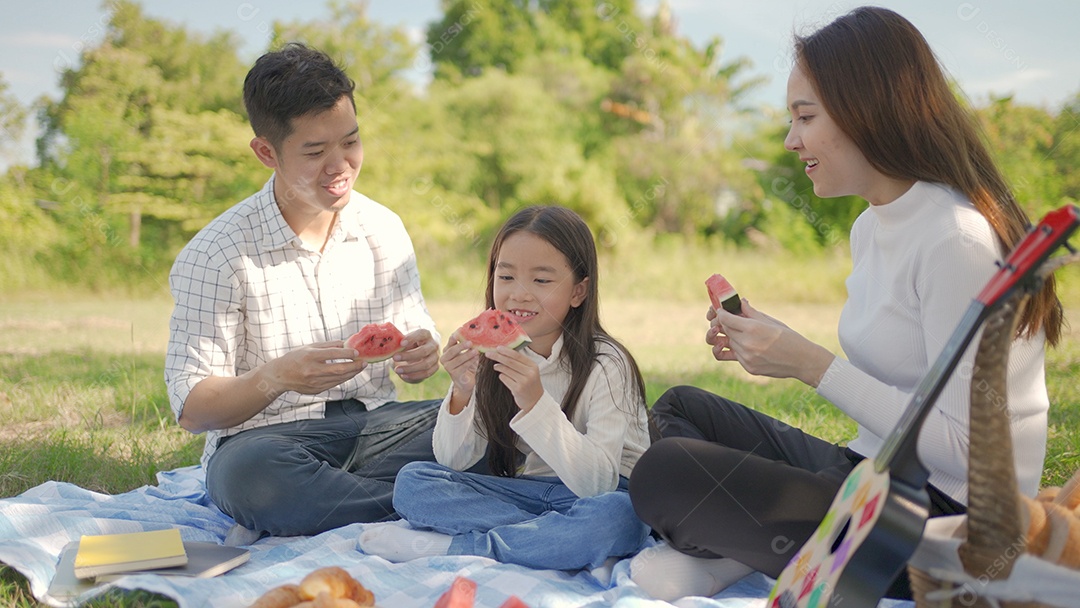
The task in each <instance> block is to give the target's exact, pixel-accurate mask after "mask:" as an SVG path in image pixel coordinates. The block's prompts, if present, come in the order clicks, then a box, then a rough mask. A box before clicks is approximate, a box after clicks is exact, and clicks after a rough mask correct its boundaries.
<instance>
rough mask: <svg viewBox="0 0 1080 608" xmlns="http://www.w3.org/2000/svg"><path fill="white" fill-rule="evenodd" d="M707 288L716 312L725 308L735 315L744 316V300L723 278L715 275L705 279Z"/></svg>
mask: <svg viewBox="0 0 1080 608" xmlns="http://www.w3.org/2000/svg"><path fill="white" fill-rule="evenodd" d="M705 287H707V288H708V289H709V298H710V299H711V300H712V305H713V309H714V310H720V309H721V308H723V309H724V310H726V311H728V312H730V313H731V314H733V315H738V314H742V298H740V297H739V294H738V293H736V292H735V288H734V287H732V286H731V283H728V280H727V279H725V278H724V277H723V276H721V275H719V274H714V275H712V276H711V277H709V278H707V279H705Z"/></svg>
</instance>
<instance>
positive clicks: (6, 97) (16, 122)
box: [0, 74, 26, 161]
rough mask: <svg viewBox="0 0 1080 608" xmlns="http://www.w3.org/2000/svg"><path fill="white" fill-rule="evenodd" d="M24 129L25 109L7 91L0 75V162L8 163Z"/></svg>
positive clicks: (5, 83)
mask: <svg viewBox="0 0 1080 608" xmlns="http://www.w3.org/2000/svg"><path fill="white" fill-rule="evenodd" d="M25 129H26V108H24V107H23V106H22V104H20V103H19V100H18V99H16V98H15V96H14V95H12V94H11V93H10V92H9V91H8V83H7V82H6V81H5V80H4V75H3V74H0V160H4V161H9V160H11V156H9V155H13V154H14V150H15V148H16V147H17V146H18V142H19V140H21V139H22V136H23V132H24V131H25Z"/></svg>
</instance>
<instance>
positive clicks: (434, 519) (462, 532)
mask: <svg viewBox="0 0 1080 608" xmlns="http://www.w3.org/2000/svg"><path fill="white" fill-rule="evenodd" d="M627 483H628V482H627V480H626V479H625V478H620V480H619V487H618V489H617V490H614V491H612V492H606V493H603V494H599V495H597V496H590V497H587V498H581V497H579V496H577V495H576V494H574V493H573V492H571V491H570V490H569V489H568V488H567V487H566V486H565V485H563V483H562V482H561V481H559V479H558V478H556V477H512V478H511V477H496V476H493V475H485V474H481V473H473V472H468V471H455V470H453V469H449V468H447V467H444V466H442V465H439V464H437V463H434V462H414V463H411V464H408V465H406V466H404V467H402V469H401V472H400V473H398V477H397V481H396V482H395V484H394V509H395V510H396V511H397V512H398V513H399V514H400V515H401V516H402V517H403V518H405V519H406V520H408V522H409V523H410V524H411V525H413V526H414V527H417V528H429V529H431V530H434V531H436V532H441V533H443V534H448V535H451V536H452V537H453V539H452V540H451V543H450V549H449V551H448V552H447V553H448V554H450V555H477V556H482V557H490V558H494V559H497V560H499V561H501V562H507V563H514V564H519V565H522V566H528V567H531V568H542V569H554V570H578V569H582V568H595V567H597V566H599V565H601V564H603V563H604V561H605V560H606V559H607V558H609V557H622V556H625V555H629V554H631V553H634V552H636V551H638V550H639V549H640V548H641V547H642V545H643V543H644V541H645V539H646V537H647V536H648V534H649V528H648V526H646V525H645V524H644V523H642V521H641V520H640V519H638V517H637V515H636V514H635V513H634V508H633V506H632V505H631V503H630V496H629V494H627V491H626V490H627Z"/></svg>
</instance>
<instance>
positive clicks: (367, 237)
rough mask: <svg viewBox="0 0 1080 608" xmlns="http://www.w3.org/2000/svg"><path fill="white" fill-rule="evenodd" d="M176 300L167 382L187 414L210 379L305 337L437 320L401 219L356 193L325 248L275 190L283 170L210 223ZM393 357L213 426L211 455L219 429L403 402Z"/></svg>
mask: <svg viewBox="0 0 1080 608" xmlns="http://www.w3.org/2000/svg"><path fill="white" fill-rule="evenodd" d="M169 285H170V288H171V290H172V294H173V299H174V301H175V304H176V306H175V308H174V310H173V315H172V319H171V321H170V324H169V330H170V331H169V334H170V335H169V346H168V352H167V354H166V357H165V382H166V384H167V387H168V393H169V401H170V404H171V405H172V409H173V412H174V413H175V415H176V417H177V418H179V417H180V412H181V410H182V409H183V407H184V401H185V400H186V399H187V397H188V394H190V393H191V389H192V387H194V386H195V385H196V384H198V383H199V381H200V380H202V379H203V378H206V377H207V376H210V375H214V376H226V377H227V376H239V375H241V374H244V373H245V372H247V371H249V370H251V369H253V368H255V367H256V366H259V365H261V364H263V363H266V362H267V361H270V360H271V359H275V358H277V357H280V356H282V355H284V354H285V353H287V352H289V351H291V350H293V349H296V348H300V347H302V346H306V345H310V344H314V343H316V342H325V341H327V340H344V339H345V338H347V337H349V336H350V335H352V334H353V333H355V332H357V331H359V329H360V328H361V327H362V326H363V325H365V324H367V323H385V322H387V321H391V322H393V323H394V325H396V326H397V327H398V329H400V330H401V331H402V332H403V333H406V334H407V333H409V332H411V331H414V330H416V329H421V328H423V329H427V330H429V331H430V332H431V333H432V335H433V336H434V337H435V340H436V341H438V340H439V334H438V333H437V332H436V331H435V323H434V321H433V320H432V319H431V315H430V314H429V313H428V310H427V307H426V305H425V304H424V297H423V295H422V294H421V291H420V275H419V272H418V271H417V268H416V255H415V252H414V251H413V246H412V241H411V239H410V238H409V234H408V232H406V230H405V226H404V225H403V224H402V222H401V218H399V217H398V216H397V214H395V213H394V212H393V211H391V210H389V209H387V208H386V207H384V206H382V205H380V204H378V203H376V202H375V201H373V200H371V199H369V198H367V197H366V196H364V195H362V194H360V193H358V192H353V193H352V198H351V199H350V201H349V203H348V204H347V205H346V206H345V207H344V208H343V209H342V210H341V212H340V213H339V214H338V221H337V222H336V225H335V227H334V229H333V233H332V234H331V236H330V239H329V241H328V242H327V243H326V246H325V248H324V250H323V252H322V253H320V252H319V251H318V250H317V249H313V248H312V247H309V246H307V245H305V244H304V243H303V242H301V240H300V238H299V237H297V236H296V233H295V232H293V230H292V229H291V228H289V226H288V224H286V223H285V219H284V218H283V217H282V215H281V212H280V211H279V210H278V207H277V204H276V202H275V199H274V178H273V177H271V178H270V180H269V181H268V182H267V183H266V185H265V186H263V188H262V190H260V191H259V192H258V193H256V194H254V195H253V196H251V197H249V198H247V199H245V200H244V201H242V202H240V203H238V204H237V205H235V206H233V207H232V208H231V209H229V210H228V211H226V212H225V213H223V214H222V215H220V216H219V217H217V218H216V219H214V220H213V221H211V222H210V223H209V224H208V225H207V226H206V227H205V228H203V229H202V230H201V231H199V233H198V234H196V235H195V237H194V238H193V239H192V240H191V242H190V243H188V244H187V246H186V247H184V249H183V250H182V251H181V252H180V254H179V255H178V256H177V258H176V262H175V263H174V264H173V268H172V272H171V273H170V275H169ZM390 371H391V368H390V364H389V362H382V363H375V364H372V365H369V366H368V367H367V369H365V370H364V371H363V372H362V373H360V374H359V375H357V376H356V377H355V378H353V379H351V380H349V381H347V382H345V383H343V384H341V385H339V386H337V387H335V388H332V389H330V390H328V391H325V392H323V393H319V394H317V395H301V394H298V393H295V392H291V391H289V392H286V393H284V394H282V395H281V396H280V397H278V398H277V399H275V400H274V401H273V402H272V403H271V404H270V405H268V406H267V407H266V409H264V410H263V411H262V412H260V413H259V414H256V415H255V416H254V417H253V418H251V419H250V420H248V421H246V422H244V423H243V424H240V425H238V426H235V427H231V428H228V429H224V430H221V431H210V432H208V433H207V437H206V447H205V449H204V451H203V457H202V462H203V465H205V464H206V462H207V459H208V458H209V457H210V454H212V453H213V452H214V450H215V449H216V447H217V443H218V440H219V438H221V437H224V436H228V435H233V434H235V433H238V432H240V431H242V430H246V429H251V428H257V427H262V426H266V425H268V424H274V423H278V422H291V421H296V420H308V419H313V418H321V417H322V416H323V414H324V403H325V402H326V401H331V400H338V399H359V400H360V401H363V402H364V403H365V404H366V405H367V407H368V408H369V409H372V408H376V407H378V406H380V405H382V404H384V403H386V402H387V401H392V400H394V399H395V396H396V391H395V389H394V384H393V381H392V380H391V379H390V375H389V374H390Z"/></svg>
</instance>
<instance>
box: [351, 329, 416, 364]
mask: <svg viewBox="0 0 1080 608" xmlns="http://www.w3.org/2000/svg"><path fill="white" fill-rule="evenodd" d="M404 339H405V334H403V333H401V330H399V329H398V328H397V327H394V324H393V323H368V324H367V325H365V326H363V327H361V328H360V331H358V332H356V333H355V334H353V335H351V336H349V338H348V339H347V340H345V348H352V349H355V350H356V352H357V353H359V354H358V355H357V357H356V358H357V359H359V360H361V361H367V362H368V363H375V362H376V361H384V360H386V359H389V358H390V357H393V356H394V355H395V354H396V353H398V352H400V351H401V341H402V340H404Z"/></svg>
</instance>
